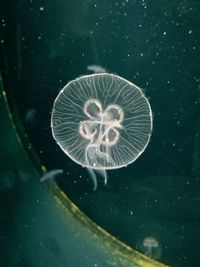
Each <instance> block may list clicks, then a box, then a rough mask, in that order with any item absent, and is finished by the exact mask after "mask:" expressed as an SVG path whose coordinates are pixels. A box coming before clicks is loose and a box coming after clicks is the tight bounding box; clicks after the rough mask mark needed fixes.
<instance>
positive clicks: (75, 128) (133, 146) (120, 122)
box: [51, 73, 152, 190]
mask: <svg viewBox="0 0 200 267" xmlns="http://www.w3.org/2000/svg"><path fill="white" fill-rule="evenodd" d="M51 128H52V134H53V137H54V138H55V140H56V142H57V144H58V145H59V146H60V148H61V149H62V150H63V151H64V153H65V154H67V155H68V156H69V157H70V158H71V159H72V160H73V161H75V162H76V163H78V164H80V165H81V166H83V167H86V168H88V171H89V173H90V175H91V177H92V180H93V183H94V190H95V189H96V188H97V180H96V174H95V172H97V173H99V174H100V175H101V176H103V178H104V183H105V184H106V183H107V173H106V170H111V169H117V168H121V167H124V166H127V165H128V164H130V163H132V162H134V161H135V160H136V159H137V158H138V157H139V156H140V155H141V154H142V153H143V152H144V150H145V148H146V146H147V145H148V143H149V139H150V136H151V131H152V112H151V107H150V104H149V102H148V100H147V98H146V97H145V96H144V94H143V92H142V90H141V89H140V88H139V87H137V86H136V85H134V84H133V83H131V82H129V81H127V80H125V79H123V78H121V77H119V76H117V75H113V74H107V73H104V74H92V75H87V76H82V77H80V78H77V79H75V80H73V81H71V82H69V83H68V84H67V85H66V86H65V87H64V88H63V89H62V90H61V91H60V93H59V94H58V96H57V97H56V99H55V101H54V105H53V110H52V116H51Z"/></svg>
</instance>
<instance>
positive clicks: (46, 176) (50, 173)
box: [40, 169, 64, 182]
mask: <svg viewBox="0 0 200 267" xmlns="http://www.w3.org/2000/svg"><path fill="white" fill-rule="evenodd" d="M63 172H64V171H63V170H62V169H55V170H51V171H48V172H46V173H45V174H44V175H42V177H41V178H40V182H45V181H47V180H53V179H55V177H56V176H58V175H60V174H63Z"/></svg>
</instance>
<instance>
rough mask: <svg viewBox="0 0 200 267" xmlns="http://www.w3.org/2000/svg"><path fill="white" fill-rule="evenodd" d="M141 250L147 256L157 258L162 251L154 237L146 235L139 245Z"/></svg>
mask: <svg viewBox="0 0 200 267" xmlns="http://www.w3.org/2000/svg"><path fill="white" fill-rule="evenodd" d="M139 250H141V251H142V252H143V253H144V254H145V255H147V256H148V257H151V258H154V259H159V258H160V256H161V253H162V249H161V247H160V244H159V242H158V240H157V239H155V237H152V236H147V237H145V238H144V239H143V241H142V244H140V246H139Z"/></svg>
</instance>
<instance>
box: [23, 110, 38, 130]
mask: <svg viewBox="0 0 200 267" xmlns="http://www.w3.org/2000/svg"><path fill="white" fill-rule="evenodd" d="M36 113H37V112H36V109H34V108H32V109H29V110H28V111H27V112H26V114H25V117H24V121H25V123H26V124H27V125H29V126H31V127H35V125H36Z"/></svg>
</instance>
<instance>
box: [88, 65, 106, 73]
mask: <svg viewBox="0 0 200 267" xmlns="http://www.w3.org/2000/svg"><path fill="white" fill-rule="evenodd" d="M87 70H89V71H92V72H93V73H105V72H106V69H105V68H104V67H102V66H100V65H88V66H87Z"/></svg>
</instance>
